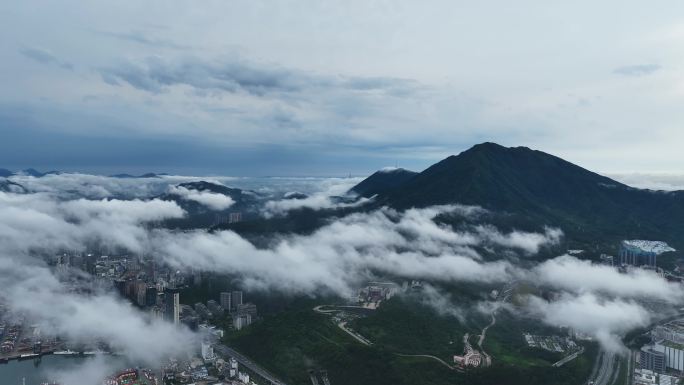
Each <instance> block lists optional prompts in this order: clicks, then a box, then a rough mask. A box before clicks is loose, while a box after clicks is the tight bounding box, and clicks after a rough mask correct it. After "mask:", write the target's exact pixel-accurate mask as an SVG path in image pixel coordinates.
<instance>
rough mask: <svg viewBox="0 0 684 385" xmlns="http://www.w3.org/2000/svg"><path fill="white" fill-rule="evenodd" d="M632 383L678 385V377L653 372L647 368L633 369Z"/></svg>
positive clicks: (634, 384) (636, 384)
mask: <svg viewBox="0 0 684 385" xmlns="http://www.w3.org/2000/svg"><path fill="white" fill-rule="evenodd" d="M632 384H633V385H678V384H679V378H678V377H674V376H668V375H666V374H659V373H655V372H653V371H652V370H648V369H638V368H637V369H635V370H634V380H633V381H632Z"/></svg>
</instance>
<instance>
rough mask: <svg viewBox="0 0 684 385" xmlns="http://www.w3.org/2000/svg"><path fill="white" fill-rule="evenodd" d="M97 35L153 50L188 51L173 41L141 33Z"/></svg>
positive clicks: (104, 32)
mask: <svg viewBox="0 0 684 385" xmlns="http://www.w3.org/2000/svg"><path fill="white" fill-rule="evenodd" d="M96 33H98V34H100V35H104V36H108V37H112V38H115V39H118V40H123V41H129V42H133V43H137V44H141V45H144V46H148V47H153V48H173V49H187V48H189V47H188V46H185V45H182V44H178V43H175V42H173V41H171V40H167V39H162V38H157V37H151V36H149V35H148V34H146V33H144V32H140V31H131V32H108V31H96Z"/></svg>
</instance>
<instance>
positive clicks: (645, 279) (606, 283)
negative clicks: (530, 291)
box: [532, 255, 684, 303]
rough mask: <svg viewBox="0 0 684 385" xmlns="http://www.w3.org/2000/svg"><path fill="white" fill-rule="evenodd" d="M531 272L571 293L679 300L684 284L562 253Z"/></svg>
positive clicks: (670, 301) (544, 283)
mask: <svg viewBox="0 0 684 385" xmlns="http://www.w3.org/2000/svg"><path fill="white" fill-rule="evenodd" d="M532 274H533V276H534V277H536V278H537V281H538V282H539V283H541V284H543V285H547V286H551V287H554V288H558V289H562V290H565V291H572V292H574V293H580V294H581V293H602V294H609V295H611V296H617V297H623V298H641V299H658V300H661V301H666V302H669V303H681V302H682V301H683V299H682V296H681V295H682V293H683V292H684V290H683V289H684V287H682V285H681V284H679V283H674V282H669V281H667V280H666V279H664V278H662V277H661V276H659V275H658V274H657V273H655V272H653V271H649V270H643V269H632V270H629V271H627V272H626V273H621V272H619V271H618V270H617V269H616V268H615V267H612V266H605V265H596V264H592V263H591V261H584V260H579V259H577V258H575V257H572V256H569V255H564V256H560V257H557V258H554V259H550V260H548V261H545V262H543V263H541V264H539V265H538V266H536V267H535V268H534V269H533V271H532Z"/></svg>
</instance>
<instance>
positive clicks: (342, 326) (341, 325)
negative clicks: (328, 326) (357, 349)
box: [337, 322, 373, 346]
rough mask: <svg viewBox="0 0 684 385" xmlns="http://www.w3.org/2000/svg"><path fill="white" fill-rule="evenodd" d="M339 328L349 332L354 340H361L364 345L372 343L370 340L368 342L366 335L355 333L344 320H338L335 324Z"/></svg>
mask: <svg viewBox="0 0 684 385" xmlns="http://www.w3.org/2000/svg"><path fill="white" fill-rule="evenodd" d="M337 326H339V328H340V329H342V330H344V332H345V333H347V334H349V335H350V336H352V337H354V339H355V340H357V341H359V342H361V343H362V344H364V345H366V346H371V345H373V343H372V342H370V341H369V340H368V339H367V338H366V337H364V336H362V335H361V334H359V333H356V332H355V331H353V330H351V329H349V328H347V323H346V322H340V323H338V324H337Z"/></svg>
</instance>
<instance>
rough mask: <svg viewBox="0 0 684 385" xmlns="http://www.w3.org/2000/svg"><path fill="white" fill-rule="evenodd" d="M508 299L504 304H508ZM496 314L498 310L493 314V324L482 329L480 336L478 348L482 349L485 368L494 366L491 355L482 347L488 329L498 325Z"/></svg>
mask: <svg viewBox="0 0 684 385" xmlns="http://www.w3.org/2000/svg"><path fill="white" fill-rule="evenodd" d="M507 298H508V297H506V298H505V299H504V302H506V299H507ZM494 314H496V309H495V310H494V311H493V312H492V322H490V323H489V325H487V326H485V327H484V328H483V329H482V333H481V334H480V339H479V340H477V346H478V347H479V348H480V352H482V355H483V356H484V359H485V360H484V363H483V364H484V365H483V366H485V367H487V366H490V365H491V364H492V357H490V356H489V354H487V352H485V350H484V348H483V347H482V344H483V343H484V341H485V338H487V329H489V328H490V327H492V326H494V325H496V317H495V316H494Z"/></svg>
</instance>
